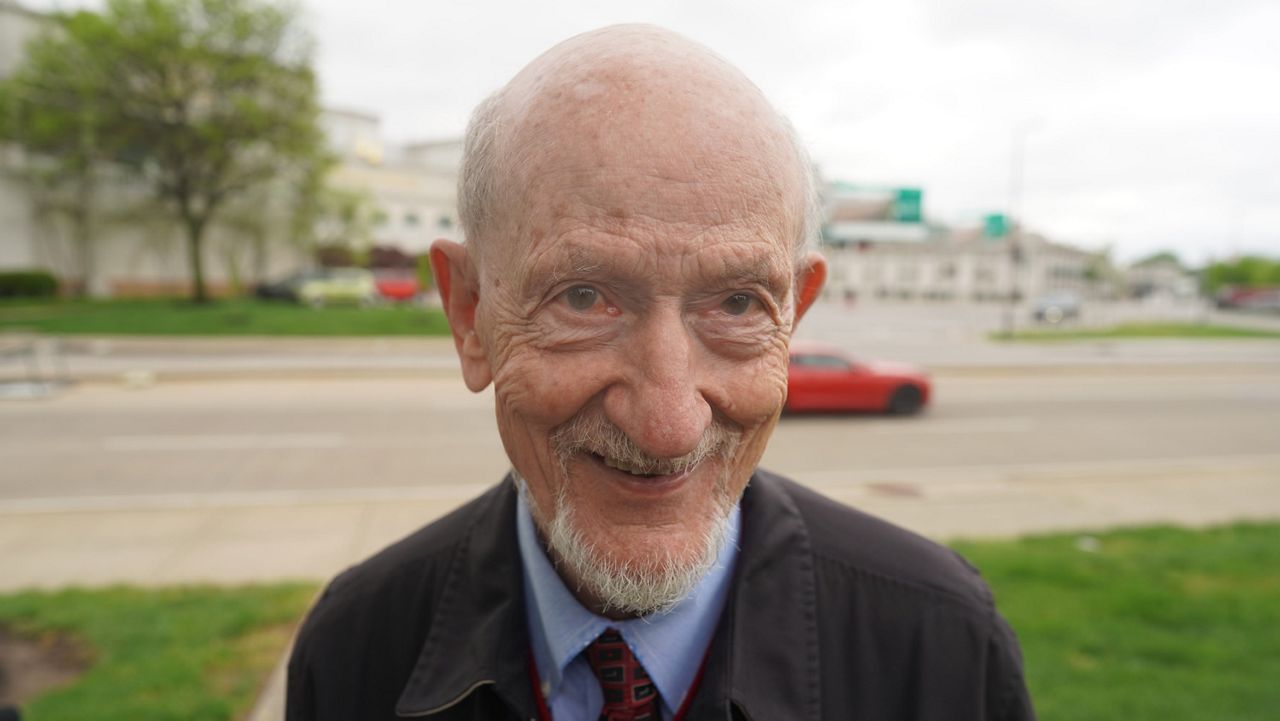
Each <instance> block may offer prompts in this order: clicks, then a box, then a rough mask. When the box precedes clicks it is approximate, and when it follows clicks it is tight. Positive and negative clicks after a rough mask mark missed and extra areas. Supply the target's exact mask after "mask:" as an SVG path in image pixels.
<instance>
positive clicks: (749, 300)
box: [720, 293, 756, 315]
mask: <svg viewBox="0 0 1280 721" xmlns="http://www.w3.org/2000/svg"><path fill="white" fill-rule="evenodd" d="M755 302H756V299H755V298H753V297H751V296H750V295H747V294H746V293H734V294H733V295H731V296H729V297H728V298H725V299H724V302H723V303H721V304H720V308H721V309H722V310H723V311H724V312H726V313H728V314H729V315H743V314H745V313H746V312H747V311H749V310H751V306H752V304H753V303H755Z"/></svg>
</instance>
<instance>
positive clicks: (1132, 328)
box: [988, 323, 1280, 341]
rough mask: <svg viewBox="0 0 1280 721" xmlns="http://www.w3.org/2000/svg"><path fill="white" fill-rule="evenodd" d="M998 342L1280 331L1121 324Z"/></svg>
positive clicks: (1020, 334) (1028, 333)
mask: <svg viewBox="0 0 1280 721" xmlns="http://www.w3.org/2000/svg"><path fill="white" fill-rule="evenodd" d="M988 337H990V338H991V340H997V341H1009V340H1014V341H1072V340H1131V339H1142V338H1185V339H1188V340H1194V339H1200V338H1232V339H1240V338H1273V339H1275V338H1280V331H1274V330H1263V329H1258V328H1237V327H1234V326H1226V325H1210V324H1207V323H1122V324H1120V325H1115V326H1111V327H1109V328H1074V327H1060V328H1041V329H1035V330H1024V331H1017V332H1015V333H1014V334H1013V337H1010V336H1009V335H1008V334H1007V333H992V334H990V336H988Z"/></svg>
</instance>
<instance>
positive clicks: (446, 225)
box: [436, 215, 453, 230]
mask: <svg viewBox="0 0 1280 721" xmlns="http://www.w3.org/2000/svg"><path fill="white" fill-rule="evenodd" d="M436 227H437V228H439V229H440V230H448V229H450V228H452V227H453V218H450V217H449V216H447V215H442V216H440V217H439V219H437V220H436Z"/></svg>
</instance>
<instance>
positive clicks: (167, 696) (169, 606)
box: [0, 584, 316, 721]
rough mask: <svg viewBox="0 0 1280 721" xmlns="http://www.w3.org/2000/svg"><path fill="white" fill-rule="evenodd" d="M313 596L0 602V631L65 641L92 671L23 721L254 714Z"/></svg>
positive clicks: (219, 593)
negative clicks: (75, 645) (83, 650)
mask: <svg viewBox="0 0 1280 721" xmlns="http://www.w3.org/2000/svg"><path fill="white" fill-rule="evenodd" d="M315 593H316V586H314V585H310V584H284V585H272V586H245V587H239V588H214V587H183V588H172V589H161V590H142V589H136V588H126V587H120V588H111V589H106V590H93V591H89V590H68V591H60V592H55V593H47V592H31V593H20V594H15V595H9V596H0V623H3V624H5V625H6V626H8V627H9V628H10V629H12V630H14V631H16V632H17V633H19V634H22V635H24V636H33V637H39V636H40V635H41V634H48V633H54V632H57V633H65V634H68V635H69V636H71V637H72V638H73V639H74V640H76V641H78V642H79V643H81V644H83V645H85V646H86V647H87V648H88V650H89V653H90V654H91V656H92V659H93V664H92V665H91V666H90V668H89V669H88V670H87V671H86V672H85V673H84V675H82V676H81V677H80V678H79V679H77V680H76V681H75V682H73V683H72V684H71V685H69V686H66V687H64V688H61V689H56V690H53V691H50V692H48V693H46V694H44V695H42V696H40V697H39V698H37V699H35V700H34V701H33V702H30V703H29V704H27V705H25V706H24V707H23V709H22V712H23V719H24V720H25V721H61V720H63V719H95V720H96V721H138V720H139V719H147V721H231V719H237V718H243V717H244V716H245V714H247V713H248V711H249V709H250V708H251V707H252V705H253V703H254V701H255V699H256V697H257V694H258V692H259V691H260V690H261V686H262V683H263V681H264V680H265V678H266V676H267V674H268V673H269V672H270V670H271V668H272V667H273V666H274V665H275V663H276V662H277V661H278V660H279V658H280V654H281V653H283V651H284V648H285V646H286V645H287V644H288V642H289V639H290V637H291V635H292V633H293V628H294V625H295V624H296V622H297V621H298V619H299V618H300V617H301V616H302V614H303V613H304V612H305V611H306V609H307V606H308V605H309V603H310V601H311V599H312V597H313V596H314V595H315Z"/></svg>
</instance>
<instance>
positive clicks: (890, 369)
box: [785, 341, 930, 415]
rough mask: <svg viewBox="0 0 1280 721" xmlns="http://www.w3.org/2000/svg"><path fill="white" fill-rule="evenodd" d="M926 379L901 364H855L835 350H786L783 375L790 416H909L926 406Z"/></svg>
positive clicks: (812, 346)
mask: <svg viewBox="0 0 1280 721" xmlns="http://www.w3.org/2000/svg"><path fill="white" fill-rule="evenodd" d="M929 391H930V383H929V377H928V375H927V374H925V373H924V372H923V371H921V370H919V369H917V368H915V367H913V366H910V365H906V364H902V363H884V362H871V361H859V360H855V359H853V358H851V357H850V356H848V355H847V354H845V353H844V352H843V351H841V350H840V349H838V348H835V347H834V346H829V345H826V344H821V343H813V342H807V341H797V342H795V343H792V344H791V365H790V369H789V371H788V373H787V402H786V405H785V409H786V411H787V412H790V413H799V412H806V411H863V412H873V413H893V414H896V415H908V414H912V413H917V412H919V411H920V410H921V409H922V408H924V407H925V405H927V404H928V403H929Z"/></svg>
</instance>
